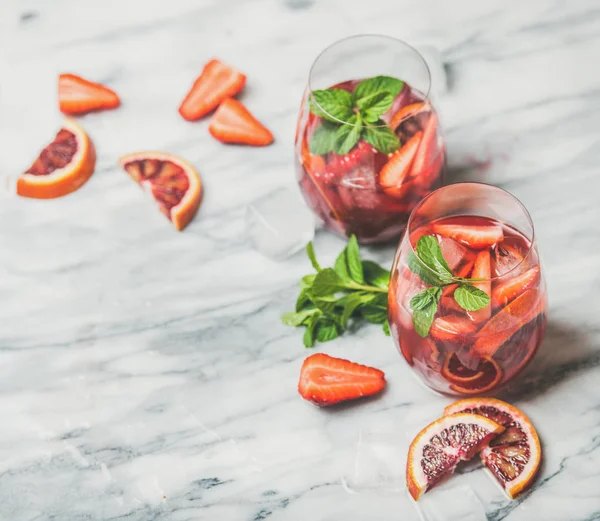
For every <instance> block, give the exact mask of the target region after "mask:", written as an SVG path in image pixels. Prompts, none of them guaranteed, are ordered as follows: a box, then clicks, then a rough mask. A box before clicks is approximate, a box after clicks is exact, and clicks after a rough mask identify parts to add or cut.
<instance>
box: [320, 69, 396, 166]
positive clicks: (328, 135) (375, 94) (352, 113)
mask: <svg viewBox="0 0 600 521" xmlns="http://www.w3.org/2000/svg"><path fill="white" fill-rule="evenodd" d="M403 88H404V82H402V81H400V80H398V79H396V78H391V77H389V76H375V77H374V78H369V79H367V80H364V81H362V82H360V83H359V84H358V85H357V86H356V89H355V90H354V93H353V94H350V93H349V92H348V91H346V90H344V89H325V90H315V91H313V92H312V93H311V98H310V111H311V112H312V113H313V114H315V115H317V116H320V117H321V118H323V122H322V124H321V126H319V127H318V128H317V129H316V130H315V132H314V133H313V135H312V136H311V140H310V143H309V150H310V152H311V153H312V154H320V155H323V154H327V153H329V152H331V151H333V152H335V153H336V154H340V155H344V154H347V153H348V152H350V150H352V148H354V146H355V145H356V143H357V142H358V140H359V139H360V138H361V136H362V137H363V139H364V140H365V141H367V142H368V143H369V144H371V145H372V146H373V147H375V148H376V149H377V150H379V151H380V152H382V153H384V154H390V153H392V152H395V151H396V150H398V148H400V140H399V139H398V136H397V135H396V134H395V133H394V132H393V131H392V130H391V129H390V128H389V127H388V126H387V125H386V124H385V121H383V120H382V119H380V117H381V116H382V115H383V114H385V113H386V112H387V111H388V110H389V109H390V107H391V106H392V104H393V103H394V98H395V97H396V96H397V95H398V94H399V93H400V91H401V90H402V89H403Z"/></svg>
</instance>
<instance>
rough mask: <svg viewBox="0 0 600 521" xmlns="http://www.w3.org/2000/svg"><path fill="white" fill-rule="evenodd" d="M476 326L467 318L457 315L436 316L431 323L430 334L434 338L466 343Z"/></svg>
mask: <svg viewBox="0 0 600 521" xmlns="http://www.w3.org/2000/svg"><path fill="white" fill-rule="evenodd" d="M475 331H477V326H476V325H475V324H473V323H472V322H471V321H470V320H469V319H467V318H463V317H459V316H457V315H448V316H447V317H437V318H436V319H435V320H434V321H433V324H432V325H431V330H430V334H431V336H432V337H433V338H435V339H436V340H445V341H449V342H457V343H458V342H460V343H468V341H469V337H470V336H472V335H473V333H475Z"/></svg>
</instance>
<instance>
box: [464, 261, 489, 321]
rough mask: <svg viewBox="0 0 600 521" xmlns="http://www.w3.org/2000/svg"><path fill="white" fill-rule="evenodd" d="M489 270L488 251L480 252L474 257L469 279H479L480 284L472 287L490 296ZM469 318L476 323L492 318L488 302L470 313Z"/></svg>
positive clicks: (474, 284)
mask: <svg viewBox="0 0 600 521" xmlns="http://www.w3.org/2000/svg"><path fill="white" fill-rule="evenodd" d="M491 269H492V268H491V260H490V252H489V250H482V251H480V252H479V253H478V254H477V257H475V264H474V265H473V271H472V272H471V278H473V279H481V282H474V283H473V286H475V287H476V288H478V289H480V290H481V291H483V292H484V293H485V294H486V295H490V294H491V292H492V283H491V282H490V277H491V275H492V273H491ZM469 316H470V317H471V318H472V319H473V320H474V321H475V322H477V323H480V322H483V321H484V320H488V319H489V318H490V317H491V316H492V306H491V305H490V304H489V302H488V304H487V305H486V306H484V307H482V308H481V309H479V310H472V311H470V312H469Z"/></svg>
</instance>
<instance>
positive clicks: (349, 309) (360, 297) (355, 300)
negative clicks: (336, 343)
mask: <svg viewBox="0 0 600 521" xmlns="http://www.w3.org/2000/svg"><path fill="white" fill-rule="evenodd" d="M372 298H373V295H372V294H370V293H351V294H350V295H348V296H347V297H344V298H343V299H342V302H343V304H344V310H343V311H342V317H341V325H342V327H343V328H345V327H346V326H347V325H348V320H350V317H351V316H352V314H353V313H354V311H355V310H356V309H357V308H358V307H359V306H361V305H362V304H366V303H368V302H370V301H371V299H372Z"/></svg>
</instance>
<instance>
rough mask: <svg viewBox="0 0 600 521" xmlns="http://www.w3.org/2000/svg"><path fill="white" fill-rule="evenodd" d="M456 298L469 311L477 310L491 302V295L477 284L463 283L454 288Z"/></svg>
mask: <svg viewBox="0 0 600 521" xmlns="http://www.w3.org/2000/svg"><path fill="white" fill-rule="evenodd" d="M454 300H456V302H457V304H458V305H459V306H460V307H461V308H463V309H466V310H467V311H477V310H478V309H482V308H484V307H486V306H487V305H488V304H489V303H490V296H489V295H488V294H487V293H486V292H485V291H483V290H481V289H479V288H476V287H475V286H471V285H470V284H461V285H460V286H459V287H458V288H456V289H455V290H454Z"/></svg>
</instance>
